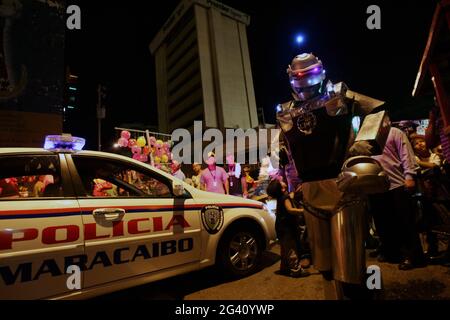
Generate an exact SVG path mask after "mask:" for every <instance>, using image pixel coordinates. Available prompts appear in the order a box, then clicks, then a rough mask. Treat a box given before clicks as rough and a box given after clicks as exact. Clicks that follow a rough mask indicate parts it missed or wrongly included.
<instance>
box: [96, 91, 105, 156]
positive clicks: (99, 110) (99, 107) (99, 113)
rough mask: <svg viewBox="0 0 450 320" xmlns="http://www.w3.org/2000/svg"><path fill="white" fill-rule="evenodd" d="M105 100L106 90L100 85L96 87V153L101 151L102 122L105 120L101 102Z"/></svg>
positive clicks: (103, 107)
mask: <svg viewBox="0 0 450 320" xmlns="http://www.w3.org/2000/svg"><path fill="white" fill-rule="evenodd" d="M104 98H106V88H105V87H104V86H102V85H101V84H99V85H98V87H97V124H98V132H97V138H98V151H101V150H102V120H103V119H105V115H106V109H105V106H104V105H103V100H104Z"/></svg>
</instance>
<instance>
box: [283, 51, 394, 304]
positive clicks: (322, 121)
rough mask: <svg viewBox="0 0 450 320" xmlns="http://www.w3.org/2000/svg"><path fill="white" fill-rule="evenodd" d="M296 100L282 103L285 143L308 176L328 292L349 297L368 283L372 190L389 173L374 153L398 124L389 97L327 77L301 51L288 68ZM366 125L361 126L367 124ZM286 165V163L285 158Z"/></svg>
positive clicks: (308, 200)
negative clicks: (376, 96) (350, 287)
mask: <svg viewBox="0 0 450 320" xmlns="http://www.w3.org/2000/svg"><path fill="white" fill-rule="evenodd" d="M287 73H288V75H289V80H290V84H291V88H292V91H293V94H292V95H293V97H294V100H292V101H289V102H287V103H284V104H280V105H278V106H277V122H278V125H279V127H280V128H281V132H280V144H281V145H284V146H286V148H282V149H281V150H286V152H288V153H289V157H287V156H286V155H285V156H282V155H280V159H283V158H285V159H286V158H291V159H292V161H293V163H294V165H295V168H296V171H297V174H298V178H300V180H301V181H302V189H303V199H304V203H303V204H304V208H305V219H306V225H307V229H308V235H309V241H310V246H311V249H312V258H313V264H314V267H315V269H317V270H319V271H320V272H321V273H322V275H323V277H324V279H325V297H326V298H327V299H341V298H343V296H344V294H345V292H344V291H345V287H346V284H350V285H353V286H355V285H356V286H357V287H358V286H359V287H361V286H364V287H365V286H366V284H365V275H366V265H365V249H364V241H365V239H366V234H367V230H368V227H367V226H368V224H367V208H366V195H367V194H370V193H378V192H384V191H387V190H388V188H389V181H388V178H387V176H386V175H385V173H384V172H383V170H382V168H381V165H380V164H379V163H378V162H377V161H376V160H373V159H372V158H371V157H370V156H371V155H375V154H381V153H382V150H383V148H384V144H385V142H386V139H387V135H388V133H389V129H390V121H389V118H388V117H387V114H386V112H385V111H378V110H379V109H378V107H380V106H382V105H383V104H384V102H383V101H379V100H376V99H373V98H370V97H367V96H364V95H362V94H359V93H356V92H353V91H351V90H349V89H348V88H347V86H346V85H345V84H344V83H342V82H340V83H336V84H333V83H331V82H330V81H328V82H326V83H325V78H326V75H325V70H324V69H323V66H322V62H321V61H320V60H319V59H318V58H317V57H315V56H314V55H313V54H309V53H303V54H300V55H298V56H296V57H295V58H294V59H293V60H292V63H291V64H290V65H289V67H288V69H287ZM360 123H362V125H361V126H360V127H359V124H360ZM280 165H283V163H281V162H280Z"/></svg>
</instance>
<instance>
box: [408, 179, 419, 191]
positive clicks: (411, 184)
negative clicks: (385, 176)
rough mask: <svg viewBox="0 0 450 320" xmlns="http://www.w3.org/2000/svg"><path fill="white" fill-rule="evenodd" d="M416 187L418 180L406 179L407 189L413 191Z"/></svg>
mask: <svg viewBox="0 0 450 320" xmlns="http://www.w3.org/2000/svg"><path fill="white" fill-rule="evenodd" d="M415 188H416V182H415V181H414V180H412V179H406V180H405V189H406V190H407V191H409V192H413V191H414V189H415Z"/></svg>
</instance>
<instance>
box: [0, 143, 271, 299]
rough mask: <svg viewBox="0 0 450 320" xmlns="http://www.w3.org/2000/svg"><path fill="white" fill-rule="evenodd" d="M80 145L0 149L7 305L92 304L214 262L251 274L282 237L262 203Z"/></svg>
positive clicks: (0, 268)
mask: <svg viewBox="0 0 450 320" xmlns="http://www.w3.org/2000/svg"><path fill="white" fill-rule="evenodd" d="M83 145H84V140H83V139H81V138H75V137H69V138H67V137H64V136H56V137H55V136H53V137H48V139H47V140H46V145H45V148H44V149H31V148H0V299H35V298H46V299H61V298H66V299H74V298H87V297H92V296H96V295H99V294H104V293H107V292H112V291H115V290H119V289H124V288H127V287H131V286H135V285H140V284H143V283H147V282H151V281H155V280H159V279H163V278H167V277H170V276H174V275H178V274H181V273H186V272H189V271H193V270H197V269H201V268H204V267H207V266H210V265H213V264H214V263H218V264H219V265H220V266H222V267H223V268H224V269H225V270H226V271H228V272H229V273H231V274H232V275H238V276H244V275H247V274H250V273H252V272H253V271H255V270H256V269H257V267H258V264H259V263H260V261H261V254H262V251H263V250H264V249H265V248H267V246H268V245H269V242H270V241H271V240H274V239H275V230H274V229H275V228H274V224H275V217H274V215H273V214H271V213H269V212H268V211H267V209H266V208H265V207H264V206H263V205H262V204H261V203H259V202H256V201H252V200H246V199H243V198H238V197H233V196H225V195H219V194H214V193H208V192H204V191H200V190H197V189H194V188H192V187H191V186H189V185H187V184H185V183H183V182H182V181H180V180H178V179H176V178H174V177H172V176H171V175H169V174H166V173H165V172H162V171H160V170H157V169H155V168H153V167H151V166H149V165H146V164H143V163H141V162H138V161H135V160H133V159H130V158H127V157H123V156H119V155H116V154H110V153H103V152H95V151H81V149H82V147H83ZM67 146H70V147H71V148H72V149H71V150H67ZM71 266H72V267H71ZM73 266H75V267H73ZM68 269H69V271H70V273H67V270H68ZM78 270H79V271H80V272H79V273H78V272H77V271H78ZM77 275H79V276H80V278H79V279H78V280H77V278H76V276H77ZM74 277H75V278H74ZM68 280H70V281H68ZM77 281H78V284H81V287H79V286H77Z"/></svg>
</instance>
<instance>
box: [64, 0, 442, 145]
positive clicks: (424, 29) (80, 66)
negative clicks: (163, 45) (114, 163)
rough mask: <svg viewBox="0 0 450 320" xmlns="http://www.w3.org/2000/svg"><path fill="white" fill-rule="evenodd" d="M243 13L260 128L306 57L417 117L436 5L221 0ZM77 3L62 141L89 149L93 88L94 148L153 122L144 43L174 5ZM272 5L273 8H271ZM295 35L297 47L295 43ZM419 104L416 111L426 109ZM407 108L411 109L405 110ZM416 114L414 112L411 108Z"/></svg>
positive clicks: (400, 114) (168, 1)
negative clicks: (73, 137) (100, 88)
mask: <svg viewBox="0 0 450 320" xmlns="http://www.w3.org/2000/svg"><path fill="white" fill-rule="evenodd" d="M222 2H223V3H225V4H228V5H230V6H232V7H233V8H235V9H237V10H240V11H243V12H245V13H247V14H249V15H250V16H251V21H250V26H249V27H248V28H247V35H248V41H249V51H250V59H251V64H252V73H253V81H254V87H255V95H256V103H257V106H258V107H260V108H261V107H262V108H264V113H265V118H266V122H268V123H274V121H275V120H274V114H275V111H274V108H275V105H276V104H277V103H279V102H285V101H287V100H288V99H289V98H290V88H289V83H288V80H287V76H286V67H287V65H288V64H289V63H290V61H291V59H292V58H293V56H295V55H296V54H299V53H301V52H304V51H307V52H313V53H314V54H316V55H317V56H318V57H319V58H320V59H321V60H322V62H323V64H324V67H325V69H326V70H327V75H328V77H329V78H330V80H332V81H344V82H346V84H347V85H348V86H349V87H350V88H351V89H352V90H354V91H358V92H361V93H363V94H366V95H370V96H373V97H375V98H378V99H381V100H385V101H387V102H388V104H389V106H390V109H391V111H392V114H393V116H394V118H397V119H399V118H400V119H402V118H403V119H404V118H418V117H421V116H423V115H426V114H427V112H426V110H425V109H414V105H417V104H418V103H419V104H420V105H423V100H420V101H416V100H412V99H411V92H412V89H413V84H414V81H415V78H416V74H417V70H418V67H419V63H420V60H421V57H422V53H423V50H424V48H425V44H426V40H427V36H428V31H429V28H430V24H431V20H432V16H433V12H434V8H435V5H436V3H437V1H434V0H426V1H425V0H422V1H415V2H411V1H395V2H394V1H358V2H359V3H358V4H353V2H352V1H295V2H292V1H276V2H275V1H264V2H262V1H244V0H240V1H231V0H227V1H222ZM68 3H70V4H72V3H73V4H79V5H80V7H81V11H82V30H80V31H67V32H66V64H67V65H69V66H70V67H71V68H72V70H73V72H74V73H76V74H78V75H79V82H80V93H81V97H80V98H81V100H80V102H79V106H78V107H79V111H78V112H77V113H76V115H74V118H73V119H72V120H73V123H74V124H75V125H74V126H73V127H72V128H71V131H72V134H78V135H81V136H84V137H86V138H87V149H96V147H97V146H96V141H97V140H96V130H97V124H96V118H95V116H96V113H95V112H96V111H95V106H96V86H97V84H98V83H102V84H105V85H106V86H107V87H108V96H107V111H106V120H105V121H104V126H103V129H104V130H103V138H104V139H103V145H104V146H105V147H107V146H110V145H112V142H113V140H114V139H115V137H116V136H115V132H114V130H113V127H114V126H119V125H124V124H132V123H135V124H137V125H141V126H144V127H145V126H149V125H156V124H157V116H156V110H157V108H156V85H155V67H154V59H153V57H152V56H151V54H150V52H149V49H148V45H149V43H150V41H151V40H152V39H153V37H154V35H155V34H156V33H157V32H158V30H159V28H160V27H161V26H162V25H163V24H164V22H165V21H166V19H167V18H168V17H169V15H170V14H171V13H172V11H173V9H174V8H175V7H176V5H177V4H178V1H174V0H165V1H164V2H162V1H158V2H154V1H142V0H141V1H131V0H129V1H126V2H112V1H97V0H96V1H70V0H69V1H68ZM370 4H377V5H379V6H380V8H381V30H368V29H367V28H366V19H367V17H368V14H366V8H367V7H368V5H370ZM275 5H276V6H275ZM298 33H302V34H303V35H304V37H305V42H304V44H303V45H302V46H301V47H299V46H298V45H297V44H296V43H295V36H296V35H297V34H298ZM427 102H428V100H426V102H425V105H427ZM411 106H412V107H411ZM417 110H419V111H417Z"/></svg>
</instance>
